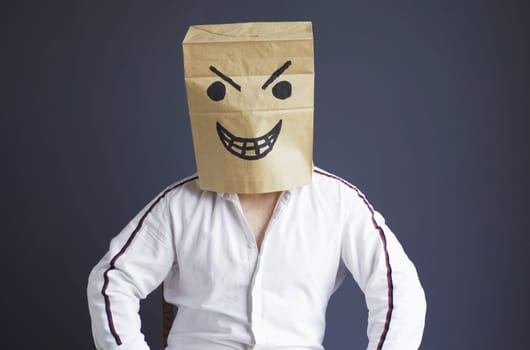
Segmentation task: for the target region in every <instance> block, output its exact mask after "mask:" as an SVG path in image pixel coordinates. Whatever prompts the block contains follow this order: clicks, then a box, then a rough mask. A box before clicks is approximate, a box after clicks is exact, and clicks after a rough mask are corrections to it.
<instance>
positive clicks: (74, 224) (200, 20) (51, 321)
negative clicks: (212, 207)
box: [0, 0, 530, 350]
mask: <svg viewBox="0 0 530 350" xmlns="http://www.w3.org/2000/svg"><path fill="white" fill-rule="evenodd" d="M2 6H3V8H2V11H1V12H2V13H1V16H2V21H1V25H2V36H3V37H4V38H3V40H2V49H1V55H0V56H1V60H2V65H1V67H2V79H1V80H2V86H3V87H2V124H1V125H2V135H3V136H2V142H3V144H4V147H2V148H1V149H2V160H3V161H2V171H1V174H2V192H3V193H2V201H1V203H2V208H1V209H2V223H3V224H2V237H3V238H4V240H3V244H2V271H3V281H2V287H1V290H2V298H1V307H2V313H1V314H2V319H3V320H2V321H3V322H2V324H4V332H3V333H4V334H5V335H7V339H6V337H5V336H4V339H3V340H2V345H1V347H2V348H6V349H36V348H38V349H76V350H80V349H92V348H93V343H92V338H91V333H90V325H89V316H88V311H87V303H86V295H85V288H86V283H87V276H88V273H89V271H90V269H91V268H92V266H93V265H94V264H95V263H96V262H97V261H98V260H99V259H100V258H101V256H102V255H103V254H104V253H105V251H106V250H107V247H108V244H109V241H110V239H111V237H113V236H114V235H115V234H117V233H118V232H119V230H120V229H121V228H122V227H123V226H124V225H125V224H126V223H127V222H128V221H129V220H130V219H131V218H132V217H133V216H134V215H135V214H136V213H137V212H138V211H139V210H140V209H141V208H142V207H143V206H144V205H146V204H147V202H148V201H149V200H150V199H152V198H153V197H154V196H155V195H156V194H157V193H158V192H159V191H160V190H162V189H163V188H164V187H165V186H167V185H169V184H170V183H172V182H173V181H175V180H177V179H179V178H181V177H184V176H187V175H189V174H191V173H193V172H194V171H195V165H194V158H193V149H192V141H191V133H190V125H189V121H188V115H187V107H186V100H185V91H184V81H183V67H182V54H181V41H182V39H183V37H184V34H185V31H186V29H187V27H188V26H189V25H191V24H206V23H226V22H236V21H257V20H312V21H313V26H314V32H315V50H316V51H315V52H316V57H315V62H316V101H315V105H316V108H315V154H314V159H315V163H316V164H317V165H319V166H321V167H323V168H324V169H327V170H330V171H332V172H334V173H336V174H338V175H340V176H342V177H344V178H346V179H348V180H349V181H351V182H353V183H354V184H356V185H357V186H359V187H360V188H361V189H362V190H363V191H364V192H365V194H367V196H368V198H369V199H370V201H371V202H372V204H373V205H374V206H375V207H376V208H377V209H378V210H379V211H381V212H382V213H383V214H384V215H385V217H386V219H387V222H388V223H389V225H390V227H391V228H392V229H393V230H394V231H395V233H396V235H397V236H398V238H399V239H400V241H401V243H402V244H403V246H404V247H405V250H406V251H407V253H408V255H409V256H410V258H411V259H412V260H413V261H414V262H415V264H416V266H417V269H418V272H419V275H420V278H421V281H422V283H423V285H424V288H425V291H426V294H427V301H428V312H427V322H426V329H425V334H424V339H423V345H422V348H423V349H440V350H446V349H528V348H530V344H529V343H530V341H529V340H528V338H527V336H526V335H527V332H528V330H527V328H528V325H529V322H528V313H529V311H530V308H529V305H530V302H529V301H528V296H529V295H530V281H529V277H530V276H529V273H528V266H529V264H528V259H527V256H526V255H527V250H528V246H529V243H530V239H529V238H528V234H529V232H528V226H527V225H526V223H527V220H526V218H527V216H528V209H529V206H528V204H527V196H528V195H529V194H530V193H529V192H530V191H529V182H530V181H529V175H530V174H529V164H530V162H529V157H528V150H529V149H530V148H529V141H528V138H527V132H528V131H529V127H528V126H529V125H528V118H529V111H530V106H529V93H528V92H529V91H530V89H529V80H528V73H529V72H528V68H529V63H528V62H529V61H530V57H529V44H528V40H529V39H528V33H529V32H530V31H529V21H528V17H529V16H528V15H529V12H528V11H527V9H526V8H525V6H524V5H523V2H521V3H519V4H518V3H515V2H511V1H430V2H429V1H427V2H426V1H417V2H410V1H403V2H394V1H389V2H379V1H377V2H376V1H372V2H356V1H342V2H338V1H337V2H333V1H319V2H316V1H315V2H308V1H273V0H269V1H263V2H252V1H237V2H235V1H234V2H230V1H211V0H201V1H188V2H184V1H156V2H155V1H118V0H106V1H33V2H30V1H17V2H14V1H13V2H12V3H10V4H7V3H4V4H3V5H2ZM141 314H142V317H143V329H144V332H145V334H146V336H147V339H148V341H149V343H150V344H151V345H152V347H153V349H159V348H160V334H159V333H160V321H159V319H160V309H159V292H158V291H157V292H156V293H154V294H153V295H152V296H150V297H149V298H148V299H147V300H146V301H144V302H143V303H142V310H141ZM366 318H367V313H366V307H365V305H364V300H363V297H362V294H361V293H360V291H359V289H358V288H357V287H356V285H355V284H354V282H353V281H352V280H351V279H349V280H347V281H346V282H345V283H344V285H343V286H342V288H341V289H340V290H339V291H338V292H337V293H336V294H335V295H334V297H333V298H332V300H331V303H330V306H329V309H328V314H327V320H328V324H327V333H326V338H325V345H326V347H327V348H328V349H364V348H365V347H366V343H367V340H366V336H365V332H366ZM5 325H7V330H6V328H5Z"/></svg>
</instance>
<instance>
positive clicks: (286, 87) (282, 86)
mask: <svg viewBox="0 0 530 350" xmlns="http://www.w3.org/2000/svg"><path fill="white" fill-rule="evenodd" d="M272 94H273V95H274V97H276V98H279V99H280V100H285V99H286V98H289V97H291V83H289V82H288V81H287V80H282V81H280V82H279V83H277V84H276V85H274V87H273V88H272Z"/></svg>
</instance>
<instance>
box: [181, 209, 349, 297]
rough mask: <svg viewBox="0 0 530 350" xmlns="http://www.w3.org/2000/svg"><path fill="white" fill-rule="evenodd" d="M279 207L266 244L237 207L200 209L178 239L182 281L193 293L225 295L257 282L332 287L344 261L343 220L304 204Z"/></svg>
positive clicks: (269, 286)
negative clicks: (310, 208) (341, 259)
mask: <svg viewBox="0 0 530 350" xmlns="http://www.w3.org/2000/svg"><path fill="white" fill-rule="evenodd" d="M277 209H278V211H277V212H275V213H274V215H273V216H272V217H271V219H270V221H269V222H268V226H267V229H266V230H265V232H264V234H263V237H262V242H261V249H258V242H257V240H256V237H255V236H254V233H253V232H252V229H251V227H250V226H251V224H250V222H248V221H246V218H245V216H244V214H243V213H242V212H241V211H238V210H237V208H236V207H233V208H231V207H229V206H227V207H224V206H223V207H218V208H215V209H214V210H213V211H212V210H208V211H205V212H204V213H201V212H199V211H197V212H196V213H195V215H194V216H193V217H191V218H189V220H188V221H187V223H186V225H185V227H183V231H182V232H181V233H180V234H178V235H177V237H176V239H175V250H176V252H177V259H178V271H177V273H178V276H175V277H177V279H178V281H179V283H178V284H179V285H180V286H182V288H185V289H187V290H189V292H190V293H192V291H197V290H199V289H200V290H202V291H205V292H206V291H210V292H211V293H214V294H215V293H217V292H219V293H221V294H223V295H226V290H231V291H233V292H234V293H235V291H236V290H246V289H247V288H248V287H249V285H251V283H253V282H254V283H257V284H258V286H261V287H262V288H265V289H268V288H272V289H274V288H275V286H284V287H282V288H286V287H287V286H291V287H293V288H302V289H305V288H309V287H310V286H312V288H318V286H320V289H321V290H329V289H330V288H332V287H333V284H334V282H335V277H336V274H337V269H338V266H339V263H340V245H341V240H340V237H341V234H340V222H338V220H337V218H334V217H329V216H328V215H322V213H318V212H313V213H311V214H309V213H306V211H305V210H302V208H300V207H299V206H298V207H296V206H287V207H283V208H282V207H281V204H280V207H279V208H277ZM220 289H221V290H220ZM222 290H225V291H222ZM229 293H230V292H229Z"/></svg>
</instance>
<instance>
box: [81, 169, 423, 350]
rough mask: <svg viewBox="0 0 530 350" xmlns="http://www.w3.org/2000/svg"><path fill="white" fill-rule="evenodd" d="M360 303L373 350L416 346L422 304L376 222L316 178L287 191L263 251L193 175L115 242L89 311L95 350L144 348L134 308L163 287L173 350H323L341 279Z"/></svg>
mask: <svg viewBox="0 0 530 350" xmlns="http://www.w3.org/2000/svg"><path fill="white" fill-rule="evenodd" d="M348 271H349V272H351V274H352V275H353V277H354V279H355V281H356V282H357V284H358V285H359V287H360V288H361V290H362V291H363V292H364V294H365V296H366V304H367V307H368V310H369V314H368V338H369V345H368V349H385V350H387V349H388V350H391V349H394V350H408V349H417V348H418V347H419V344H420V341H421V338H422V333H423V327H424V320H425V308H426V303H425V296H424V292H423V289H422V287H421V285H420V282H419V279H418V276H417V272H416V270H415V268H414V266H413V264H412V263H411V261H410V260H409V259H408V257H407V256H406V254H405V252H404V251H403V249H402V247H401V245H400V244H399V242H398V241H397V239H396V237H395V236H394V234H393V233H392V232H391V231H390V229H389V228H388V227H387V226H386V225H385V222H384V219H383V217H382V216H381V215H380V214H379V213H378V212H376V211H375V210H374V209H373V208H372V206H371V205H370V204H369V203H368V201H367V200H366V198H365V196H364V195H363V194H362V193H361V192H360V191H359V190H358V189H357V188H356V187H354V186H352V185H350V184H349V183H347V182H346V181H344V180H342V179H340V178H338V177H336V176H335V175H332V174H330V173H327V172H324V171H323V170H321V169H318V168H315V171H314V174H313V181H312V184H311V185H308V186H304V187H300V188H296V189H293V190H289V191H285V192H283V193H282V195H281V196H280V198H279V200H278V203H277V205H276V208H275V209H274V212H273V215H272V218H271V220H270V222H269V225H268V227H267V229H266V232H265V235H264V239H263V243H262V247H261V251H260V252H258V248H257V245H256V240H255V237H254V234H253V233H252V232H251V229H250V227H249V225H248V223H247V221H246V219H245V217H244V214H243V211H242V209H241V206H240V203H239V200H238V196H237V195H236V194H223V193H216V192H207V191H202V190H200V189H199V187H198V183H197V178H196V177H191V178H187V179H185V180H183V181H180V182H177V183H175V184H174V185H172V186H169V187H168V188H166V189H165V190H164V191H163V192H162V193H160V194H159V195H158V196H157V197H156V198H155V199H154V200H153V201H152V202H151V203H149V204H148V205H147V206H146V207H145V208H144V209H143V210H142V211H140V213H139V214H138V215H137V216H136V217H135V218H134V219H133V220H132V221H131V222H130V223H129V224H128V225H127V226H126V227H125V228H124V229H123V230H122V231H121V232H120V233H119V234H118V235H117V236H116V237H115V238H114V239H113V240H112V241H111V244H110V249H109V251H108V252H107V254H106V255H105V256H104V257H103V259H102V260H101V261H100V262H99V263H98V264H97V265H96V266H95V267H94V269H93V270H92V272H91V274H90V277H89V283H88V301H89V309H90V315H91V319H92V331H93V336H94V341H95V344H96V347H97V348H98V349H127V350H144V349H149V347H148V345H147V344H146V343H145V341H144V336H143V335H142V334H141V332H140V317H139V314H138V311H139V299H142V298H145V297H146V296H147V295H148V294H149V293H150V292H151V291H153V290H154V289H155V288H157V287H158V286H159V285H160V283H161V282H163V281H164V287H165V289H164V295H165V297H166V300H167V301H168V302H170V303H172V304H174V305H177V306H178V313H177V316H176V318H175V320H174V323H173V327H172V329H171V331H170V334H169V337H168V347H167V349H168V350H223V349H238V350H243V349H252V348H253V349H256V350H266V349H267V350H272V349H282V350H322V349H323V347H322V340H323V337H324V328H325V313H326V307H327V304H328V300H329V298H330V296H331V295H332V294H333V292H334V291H335V290H336V289H337V288H338V287H339V285H340V284H341V283H342V281H343V279H344V277H345V275H346V273H347V272H348Z"/></svg>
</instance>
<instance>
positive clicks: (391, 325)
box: [341, 190, 426, 350]
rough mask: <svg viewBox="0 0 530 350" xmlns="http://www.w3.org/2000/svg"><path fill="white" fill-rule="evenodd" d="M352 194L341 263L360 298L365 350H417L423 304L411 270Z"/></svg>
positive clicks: (377, 219)
mask: <svg viewBox="0 0 530 350" xmlns="http://www.w3.org/2000/svg"><path fill="white" fill-rule="evenodd" d="M356 191H357V199H358V200H357V203H356V205H354V207H353V210H352V211H351V212H350V219H349V222H348V224H346V226H345V230H344V231H343V238H342V247H341V257H342V260H343V262H344V263H345V265H346V267H347V268H348V270H349V271H350V272H351V273H352V275H353V278H354V279H355V281H356V282H357V284H358V285H359V287H360V288H361V290H362V291H363V293H364V295H365V299H366V305H367V307H368V330H367V333H368V339H369V343H368V350H380V349H384V350H412V349H418V348H419V346H420V343H421V339H422V335H423V328H424V324H425V312H426V301H425V294H424V291H423V288H422V287H421V284H420V281H419V278H418V274H417V272H416V268H415V267H414V265H413V264H412V262H411V261H410V259H409V258H408V257H407V255H406V254H405V252H404V250H403V248H402V246H401V244H400V243H399V242H398V240H397V239H396V236H395V235H394V234H393V233H392V231H391V230H390V228H389V227H388V226H387V225H386V224H385V220H384V218H383V217H382V216H381V214H380V213H378V212H377V211H375V210H374V209H373V208H372V206H371V205H370V204H369V203H368V201H367V200H366V197H365V196H364V195H363V194H362V193H361V192H359V191H358V190H356Z"/></svg>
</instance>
